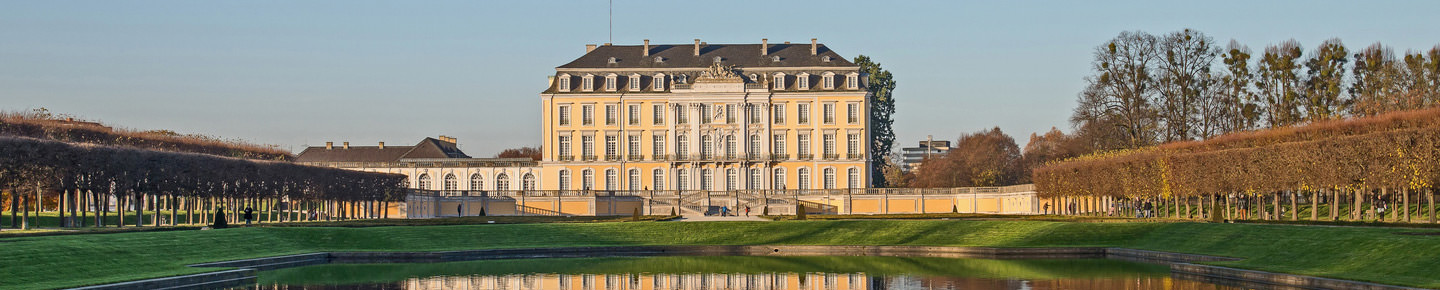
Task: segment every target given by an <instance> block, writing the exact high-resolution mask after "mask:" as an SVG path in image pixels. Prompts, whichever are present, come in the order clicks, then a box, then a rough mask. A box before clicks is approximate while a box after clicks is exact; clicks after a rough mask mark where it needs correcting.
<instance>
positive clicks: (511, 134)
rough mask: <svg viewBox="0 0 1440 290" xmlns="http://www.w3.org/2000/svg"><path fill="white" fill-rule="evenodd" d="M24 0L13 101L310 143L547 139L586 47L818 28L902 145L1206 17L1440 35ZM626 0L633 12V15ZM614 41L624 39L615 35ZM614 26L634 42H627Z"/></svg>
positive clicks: (391, 5)
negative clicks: (875, 65)
mask: <svg viewBox="0 0 1440 290" xmlns="http://www.w3.org/2000/svg"><path fill="white" fill-rule="evenodd" d="M610 5H611V3H610V2H609V1H606V0H576V1H358V0H337V1H12V0H0V110H4V111H22V110H32V109H36V108H42V107H43V108H46V109H49V110H51V111H52V112H56V113H64V114H70V115H74V116H77V117H80V118H82V119H87V120H97V121H101V122H105V123H108V124H112V125H117V126H121V127H126V128H132V129H143V130H152V129H168V130H173V131H177V132H180V133H196V134H205V135H212V136H218V137H222V138H227V139H240V140H245V141H249V142H254V143H261V144H273V145H277V146H279V147H281V148H285V149H290V150H292V151H296V152H298V151H299V150H301V149H303V148H304V146H307V145H308V146H321V145H323V144H324V143H325V142H326V141H333V142H336V143H337V144H338V143H339V142H345V141H348V142H351V144H352V145H369V144H374V143H376V142H380V141H384V142H388V144H392V145H395V144H409V143H414V142H418V141H419V140H420V139H421V138H424V137H433V136H437V135H447V136H454V137H456V138H458V139H459V143H460V147H461V148H462V149H463V150H465V151H466V153H468V154H470V155H471V156H475V157H491V156H493V155H494V154H495V153H497V152H499V151H500V150H503V149H505V148H512V147H519V146H538V145H539V144H540V143H541V142H540V136H541V135H540V95H539V92H540V91H541V90H543V89H544V88H545V86H546V83H545V77H546V76H547V75H551V74H553V73H554V68H555V67H556V66H559V65H562V64H565V63H567V62H569V61H571V60H573V59H575V58H577V57H579V56H580V55H581V54H583V53H584V46H585V44H599V43H606V42H612V43H615V44H617V45H633V44H639V43H640V42H641V41H642V40H643V39H649V40H651V42H652V43H659V44H688V43H691V42H692V40H693V39H696V38H699V39H701V40H702V41H705V42H708V43H758V42H759V41H760V39H761V38H768V39H770V41H771V42H783V41H792V42H797V43H802V42H806V41H809V39H810V38H818V39H819V41H820V42H821V43H824V44H826V45H827V46H829V47H831V48H832V49H833V50H835V51H836V52H838V53H840V54H841V55H842V56H845V57H847V58H853V57H854V56H856V55H862V54H863V55H867V56H870V57H871V58H873V59H874V60H876V61H878V62H880V63H881V64H882V66H883V67H884V68H885V69H888V70H890V71H891V72H892V73H893V74H894V76H895V78H896V81H897V84H898V86H897V88H896V90H895V92H894V94H895V98H896V102H897V108H896V114H895V124H894V128H895V131H896V132H897V146H896V147H897V148H899V147H908V146H914V145H915V143H916V142H918V141H920V140H924V139H925V138H926V136H929V135H933V136H934V138H935V139H937V140H954V139H957V138H958V137H959V136H960V135H962V134H965V133H970V132H975V131H979V130H984V129H988V128H991V127H997V126H998V127H999V128H1001V129H1002V130H1003V131H1005V132H1006V133H1009V134H1010V135H1012V136H1014V137H1015V139H1016V141H1017V142H1018V143H1020V144H1021V145H1022V146H1023V144H1025V142H1026V141H1027V140H1029V135H1030V134H1031V133H1034V132H1042V133H1043V132H1044V131H1048V130H1049V129H1050V128H1052V127H1056V128H1059V129H1061V130H1065V131H1067V132H1068V131H1069V130H1070V128H1071V127H1070V124H1069V122H1068V118H1069V116H1070V112H1071V108H1073V107H1074V105H1075V98H1076V94H1077V93H1078V92H1080V90H1081V89H1082V88H1083V87H1084V85H1085V81H1084V77H1085V76H1087V75H1089V74H1090V73H1091V68H1090V62H1091V59H1092V52H1093V51H1094V49H1095V48H1096V47H1097V46H1099V45H1101V44H1104V43H1105V42H1106V41H1107V40H1109V39H1111V38H1114V37H1115V36H1116V35H1118V34H1119V33H1120V32H1122V31H1136V30H1138V31H1145V32H1149V33H1152V34H1164V33H1168V32H1172V31H1177V30H1181V29H1185V28H1190V29H1195V30H1198V31H1200V32H1202V33H1205V34H1207V35H1209V36H1211V37H1213V38H1214V39H1215V40H1216V41H1217V42H1218V43H1220V44H1221V45H1224V44H1225V43H1228V42H1229V41H1230V40H1232V39H1233V40H1236V41H1239V42H1240V43H1242V44H1246V45H1248V46H1250V47H1251V49H1252V50H1255V51H1261V50H1263V48H1264V46H1265V45H1269V44H1274V43H1279V42H1281V41H1284V40H1287V39H1295V40H1297V41H1299V42H1300V43H1301V45H1302V46H1304V47H1305V49H1306V50H1307V53H1308V51H1309V50H1310V49H1312V48H1313V47H1314V46H1315V45H1316V44H1318V43H1320V42H1321V41H1324V40H1325V39H1329V38H1337V37H1338V38H1340V39H1341V40H1343V41H1344V43H1345V44H1346V45H1347V46H1349V47H1350V48H1351V49H1356V48H1360V47H1363V46H1368V45H1369V44H1372V43H1375V42H1381V43H1383V44H1385V45H1388V46H1391V47H1393V48H1395V50H1396V52H1397V53H1401V52H1404V51H1406V50H1407V49H1409V50H1428V49H1430V48H1431V47H1434V46H1435V45H1437V44H1440V17H1436V16H1435V11H1440V1H1105V2H1100V1H986V2H979V1H954V0H949V1H847V0H832V1H773V0H772V1H637V0H614V1H613V6H610ZM607 7H613V11H614V12H613V30H612V29H611V28H610V25H611V24H610V21H611V18H610V16H609V15H607ZM612 35H613V36H612ZM612 37H613V38H612Z"/></svg>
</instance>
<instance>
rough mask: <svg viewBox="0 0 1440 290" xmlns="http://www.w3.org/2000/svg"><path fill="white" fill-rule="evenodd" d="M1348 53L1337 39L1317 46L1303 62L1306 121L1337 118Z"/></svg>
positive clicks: (1348, 58)
mask: <svg viewBox="0 0 1440 290" xmlns="http://www.w3.org/2000/svg"><path fill="white" fill-rule="evenodd" d="M1349 61H1350V53H1349V52H1348V51H1346V49H1345V44H1344V43H1341V42H1340V39H1338V38H1331V39H1329V40H1326V41H1325V42H1321V43H1320V47H1316V48H1315V53H1314V55H1313V56H1311V57H1310V59H1309V60H1306V61H1305V68H1306V70H1305V72H1306V73H1305V101H1306V102H1305V119H1306V120H1309V121H1315V120H1328V119H1334V118H1338V117H1340V112H1341V109H1342V107H1341V105H1342V104H1343V103H1342V102H1343V101H1344V100H1341V99H1340V94H1341V93H1344V92H1345V89H1344V86H1345V63H1347V62H1349Z"/></svg>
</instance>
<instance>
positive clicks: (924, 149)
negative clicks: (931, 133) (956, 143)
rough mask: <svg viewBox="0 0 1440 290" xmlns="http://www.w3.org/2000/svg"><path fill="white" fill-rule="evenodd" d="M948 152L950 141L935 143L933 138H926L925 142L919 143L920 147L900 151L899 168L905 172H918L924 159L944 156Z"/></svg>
mask: <svg viewBox="0 0 1440 290" xmlns="http://www.w3.org/2000/svg"><path fill="white" fill-rule="evenodd" d="M948 152H950V141H945V140H941V141H935V140H934V138H933V137H927V138H926V139H925V141H920V146H916V147H906V148H901V149H900V157H901V158H902V159H901V166H903V168H904V169H905V170H919V169H920V164H921V163H923V162H924V161H925V159H926V158H936V157H940V156H944V155H945V153H948Z"/></svg>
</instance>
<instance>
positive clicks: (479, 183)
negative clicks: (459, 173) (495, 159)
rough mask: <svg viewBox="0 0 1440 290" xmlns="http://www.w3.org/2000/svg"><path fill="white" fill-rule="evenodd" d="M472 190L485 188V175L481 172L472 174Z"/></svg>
mask: <svg viewBox="0 0 1440 290" xmlns="http://www.w3.org/2000/svg"><path fill="white" fill-rule="evenodd" d="M470 190H485V176H484V175H480V174H479V173H476V174H471V175H470Z"/></svg>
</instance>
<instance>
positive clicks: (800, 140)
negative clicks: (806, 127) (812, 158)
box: [795, 133, 810, 156]
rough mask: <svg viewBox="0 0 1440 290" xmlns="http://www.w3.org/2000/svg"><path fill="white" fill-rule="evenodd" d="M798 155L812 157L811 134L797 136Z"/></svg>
mask: <svg viewBox="0 0 1440 290" xmlns="http://www.w3.org/2000/svg"><path fill="white" fill-rule="evenodd" d="M795 143H796V146H798V147H796V148H795V151H796V153H799V154H800V156H805V155H810V133H800V134H795Z"/></svg>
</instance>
